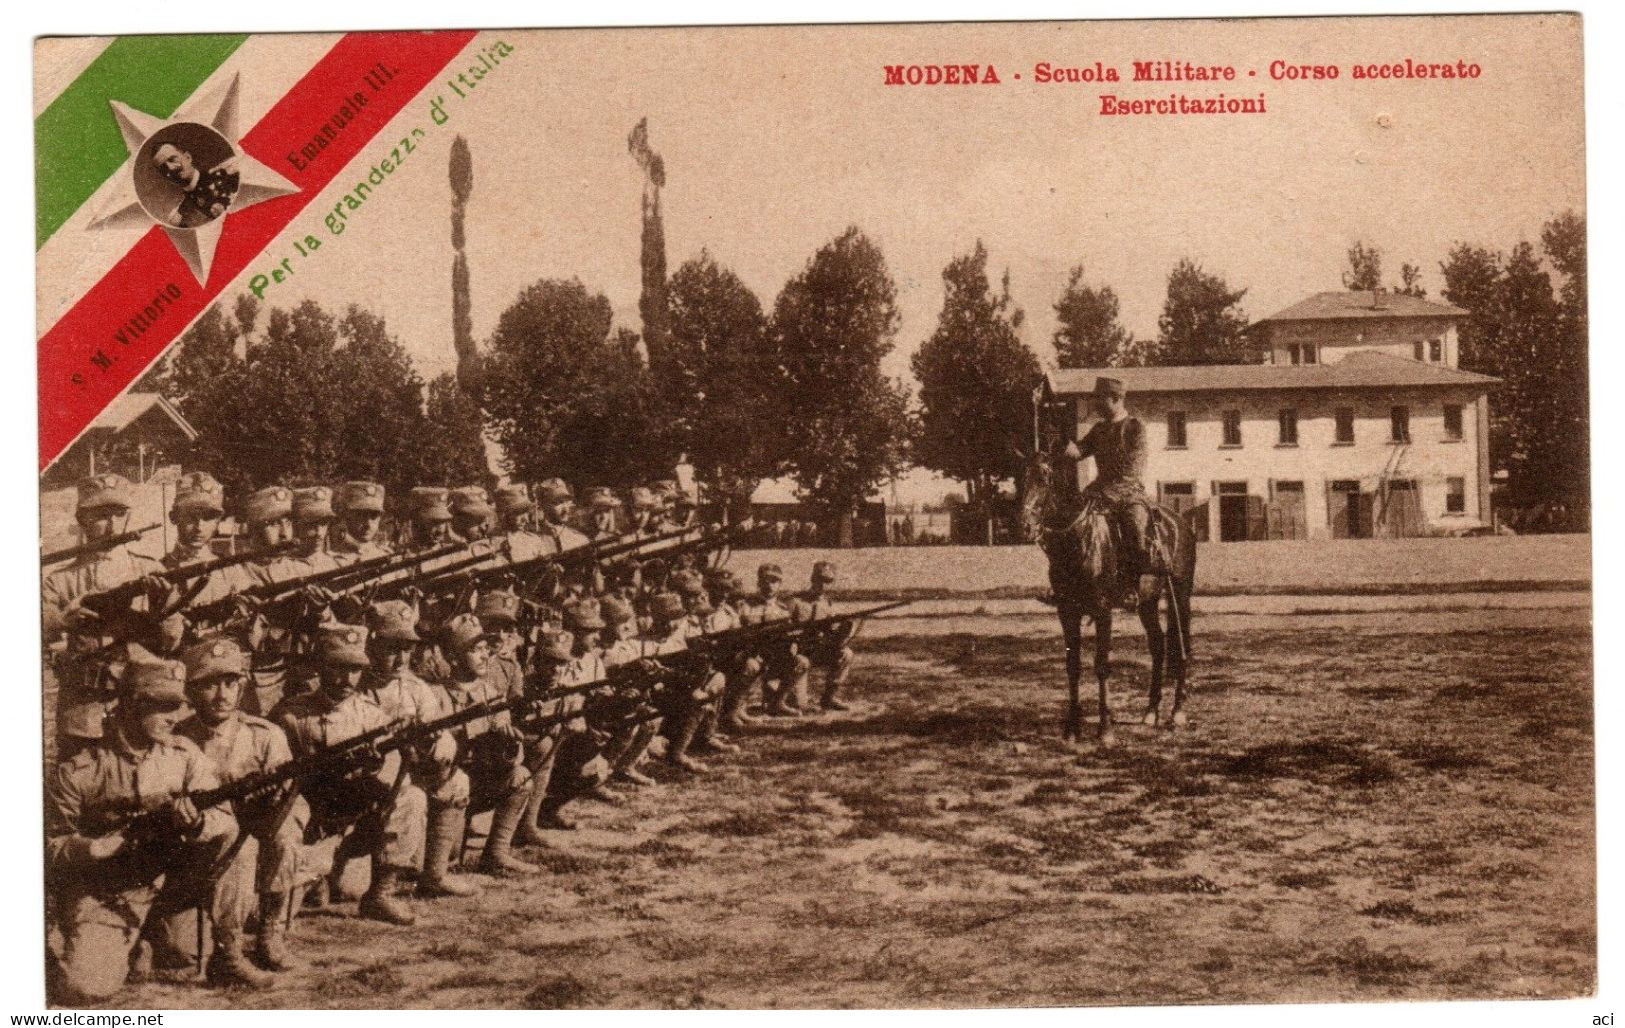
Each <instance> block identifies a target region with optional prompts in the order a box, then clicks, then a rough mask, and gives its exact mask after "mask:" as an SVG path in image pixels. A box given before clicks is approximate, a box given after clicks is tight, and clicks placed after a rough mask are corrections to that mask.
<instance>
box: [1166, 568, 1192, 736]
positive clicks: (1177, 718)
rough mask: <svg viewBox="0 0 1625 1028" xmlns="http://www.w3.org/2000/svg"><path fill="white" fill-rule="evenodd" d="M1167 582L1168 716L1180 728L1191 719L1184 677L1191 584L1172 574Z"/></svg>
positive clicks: (1188, 652) (1188, 654)
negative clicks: (1169, 644)
mask: <svg viewBox="0 0 1625 1028" xmlns="http://www.w3.org/2000/svg"><path fill="white" fill-rule="evenodd" d="M1169 585H1170V586H1171V587H1172V588H1171V589H1170V590H1169V595H1168V622H1169V624H1168V629H1169V637H1170V639H1171V640H1172V641H1173V645H1172V647H1171V648H1172V651H1173V662H1172V663H1173V674H1174V709H1173V713H1172V715H1170V717H1169V719H1168V720H1169V724H1170V725H1171V726H1172V727H1174V728H1183V727H1185V724H1186V723H1187V722H1188V721H1189V720H1190V719H1189V718H1188V717H1186V715H1185V679H1186V676H1187V675H1188V673H1189V669H1190V660H1191V590H1192V585H1191V584H1188V583H1183V582H1175V581H1173V579H1172V578H1171V577H1170V579H1169Z"/></svg>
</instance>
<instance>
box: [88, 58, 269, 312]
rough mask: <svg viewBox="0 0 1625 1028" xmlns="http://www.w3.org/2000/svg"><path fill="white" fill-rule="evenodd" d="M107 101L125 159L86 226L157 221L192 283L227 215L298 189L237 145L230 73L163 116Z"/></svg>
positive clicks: (203, 271) (205, 268)
mask: <svg viewBox="0 0 1625 1028" xmlns="http://www.w3.org/2000/svg"><path fill="white" fill-rule="evenodd" d="M110 103H111V106H112V108H113V118H114V120H116V121H117V122H118V127H119V133H120V134H121V135H123V136H124V146H125V148H126V149H127V150H129V152H130V159H129V160H128V161H127V162H125V165H124V167H123V168H121V169H120V170H119V173H118V176H117V177H116V178H115V181H116V182H117V185H116V187H115V188H114V191H113V194H112V195H111V196H110V197H109V198H108V200H107V203H106V205H105V206H104V207H103V208H102V210H101V213H100V214H98V215H97V217H96V219H95V220H94V221H92V222H91V223H90V227H91V228H93V229H100V228H116V227H120V226H123V225H130V224H147V223H152V224H157V225H160V226H162V228H163V230H164V234H165V235H167V236H169V240H170V242H172V243H174V244H175V249H176V250H177V251H179V253H180V255H181V257H182V258H183V259H185V261H186V264H187V266H188V267H190V268H191V269H192V274H194V275H196V276H197V280H198V282H199V283H200V284H202V283H206V282H207V281H208V278H209V266H210V265H211V264H213V263H214V251H215V247H216V246H217V245H218V244H219V242H220V233H221V232H222V231H224V229H225V223H226V217H227V215H229V214H234V213H236V212H237V211H240V210H242V209H243V208H245V207H251V206H253V205H254V204H257V203H260V202H261V201H263V200H270V199H273V198H274V197H278V196H285V195H287V194H289V193H297V192H298V191H299V190H298V189H297V188H296V187H295V186H294V184H293V183H292V182H289V181H288V180H287V179H285V178H283V177H282V176H281V175H279V174H277V173H276V172H274V171H272V170H271V169H270V168H268V167H266V166H265V165H264V164H261V163H260V162H259V161H257V160H255V159H254V158H252V157H250V156H249V155H248V154H246V153H244V152H243V150H242V146H241V145H240V142H239V139H238V132H237V76H236V75H233V76H232V77H231V81H230V82H228V83H226V84H225V85H224V86H223V87H221V88H220V89H217V90H215V91H214V92H212V93H210V94H209V95H207V96H201V97H199V96H194V97H193V98H192V99H191V100H189V101H188V102H187V103H186V105H185V106H183V107H182V108H181V109H180V110H178V111H176V112H175V115H174V117H172V118H170V119H169V120H168V121H165V120H163V119H161V118H155V117H153V116H152V115H150V114H146V113H143V112H142V111H138V110H136V109H135V108H133V107H130V106H128V105H126V104H122V103H119V102H118V101H117V100H113V101H111V102H110ZM211 112H212V113H211Z"/></svg>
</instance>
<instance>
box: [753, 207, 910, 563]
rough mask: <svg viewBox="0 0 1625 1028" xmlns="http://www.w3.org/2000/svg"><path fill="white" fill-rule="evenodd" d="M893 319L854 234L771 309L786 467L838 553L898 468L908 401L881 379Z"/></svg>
mask: <svg viewBox="0 0 1625 1028" xmlns="http://www.w3.org/2000/svg"><path fill="white" fill-rule="evenodd" d="M898 317H899V315H898V312H897V287H896V286H895V285H894V284H893V282H892V279H891V275H890V274H889V273H888V272H887V270H886V259H885V257H884V256H883V255H882V254H881V252H880V248H879V247H877V246H875V244H874V243H873V242H871V241H870V240H869V239H868V237H867V236H865V235H864V234H863V233H862V232H861V231H859V230H858V228H857V227H856V226H853V227H851V228H848V229H847V230H846V231H845V232H843V233H842V234H841V235H840V236H839V237H837V238H836V239H834V240H832V241H831V242H829V243H827V244H825V246H823V247H822V248H821V249H820V250H819V251H818V252H817V253H816V254H814V255H813V258H812V260H810V261H808V262H807V266H806V267H805V268H804V269H803V270H802V272H801V274H799V275H797V276H796V277H795V278H794V279H791V280H790V282H788V283H787V284H786V285H785V287H784V289H783V290H782V291H781V292H780V293H779V296H778V300H777V301H776V302H775V303H774V306H773V320H772V329H771V336H770V338H771V341H772V345H773V348H774V352H775V355H776V358H777V362H778V363H779V365H780V366H781V367H782V368H783V373H782V376H781V377H780V378H779V380H778V381H777V383H776V385H777V387H778V392H777V396H776V403H777V409H778V411H779V414H780V418H781V420H782V424H783V430H784V432H785V442H786V454H787V461H786V463H787V466H788V468H789V470H790V472H791V473H792V474H793V475H794V476H795V479H796V483H797V486H798V487H799V492H800V493H801V495H802V496H803V497H804V498H805V499H806V500H807V502H808V503H810V504H811V505H812V506H813V507H814V508H815V509H817V510H818V511H819V512H820V513H822V514H823V515H825V516H827V517H832V518H835V519H837V521H838V523H839V525H840V541H841V544H842V545H850V544H851V540H852V526H851V515H852V514H853V512H854V511H855V510H856V509H857V506H858V504H859V503H860V502H861V501H862V500H863V499H864V497H866V496H868V495H869V494H870V493H871V492H872V491H873V490H874V488H875V487H876V486H877V485H879V484H880V482H882V481H883V480H885V479H886V478H887V477H889V476H892V475H896V474H899V473H901V471H902V468H903V460H904V451H905V445H906V440H907V437H908V432H909V422H908V393H907V391H906V390H905V389H904V388H903V387H902V386H901V385H899V384H898V383H896V382H893V381H891V380H890V379H888V378H886V377H885V376H884V375H882V374H881V372H880V362H881V359H882V358H883V357H885V355H886V354H887V353H889V352H890V351H891V349H892V337H893V336H894V335H895V334H896V332H897V323H898Z"/></svg>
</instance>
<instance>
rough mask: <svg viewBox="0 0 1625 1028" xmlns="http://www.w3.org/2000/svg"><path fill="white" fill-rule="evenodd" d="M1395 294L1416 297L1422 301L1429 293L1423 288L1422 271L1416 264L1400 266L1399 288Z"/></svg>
mask: <svg viewBox="0 0 1625 1028" xmlns="http://www.w3.org/2000/svg"><path fill="white" fill-rule="evenodd" d="M1394 292H1396V293H1398V294H1399V295H1401V296H1414V297H1416V298H1417V299H1422V298H1424V297H1426V296H1427V295H1428V291H1427V290H1426V289H1423V288H1422V269H1421V268H1419V267H1417V266H1416V265H1414V264H1410V263H1405V264H1401V265H1400V266H1399V288H1398V289H1395V290H1394Z"/></svg>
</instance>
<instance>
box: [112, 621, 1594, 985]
mask: <svg viewBox="0 0 1625 1028" xmlns="http://www.w3.org/2000/svg"><path fill="white" fill-rule="evenodd" d="M1351 617H1352V620H1349V619H1341V620H1337V621H1335V622H1332V621H1329V620H1328V619H1326V618H1322V617H1318V616H1312V615H1306V616H1298V617H1291V616H1282V617H1276V618H1273V619H1270V620H1269V621H1268V622H1267V623H1263V624H1260V623H1252V624H1249V625H1247V626H1245V627H1244V628H1241V629H1237V630H1223V629H1222V627H1221V626H1219V625H1206V626H1204V625H1201V624H1199V625H1198V645H1199V646H1200V647H1201V650H1200V653H1199V654H1198V664H1197V676H1196V682H1195V690H1194V694H1193V699H1192V702H1191V706H1190V712H1191V715H1192V718H1193V722H1192V725H1191V726H1190V727H1189V728H1187V729H1185V730H1182V731H1180V732H1177V733H1175V732H1170V731H1168V730H1166V729H1154V728H1146V727H1142V726H1138V725H1135V726H1133V727H1131V728H1126V729H1124V730H1122V731H1121V732H1120V742H1119V745H1118V746H1117V747H1116V748H1114V749H1112V750H1109V751H1103V750H1100V749H1098V748H1096V747H1094V746H1084V747H1082V748H1080V749H1079V750H1077V751H1071V750H1068V749H1065V748H1063V746H1062V745H1061V743H1060V741H1059V738H1058V734H1059V733H1058V729H1059V718H1060V715H1061V684H1062V679H1061V666H1060V659H1059V653H1058V649H1059V647H1058V644H1057V642H1056V640H1055V638H1054V636H1053V628H1052V627H1050V628H1048V629H1046V626H1045V624H1044V622H1043V621H1041V620H1039V619H1020V618H1012V619H1003V623H1004V624H1005V626H1006V630H1005V631H1003V632H996V633H992V634H989V633H987V632H986V631H985V630H984V629H983V628H982V627H980V626H978V627H977V628H976V632H977V634H976V635H972V634H968V631H967V628H968V623H967V625H956V624H954V623H952V622H951V621H944V620H940V619H939V620H937V621H933V622H930V623H929V625H928V626H927V625H925V623H924V622H922V627H920V628H919V630H918V631H917V632H914V633H910V632H907V631H903V630H902V629H903V628H904V626H902V625H898V626H896V628H897V629H898V632H897V633H895V634H888V635H886V636H873V637H871V636H865V637H864V638H863V639H862V640H860V642H861V645H862V652H861V655H860V663H861V667H860V671H859V675H858V681H857V682H856V683H855V685H856V690H855V691H857V692H858V693H859V694H860V695H861V697H862V700H863V705H862V707H861V708H860V709H858V710H856V711H854V712H853V713H851V714H848V715H841V716H839V717H828V718H818V719H809V720H807V721H804V722H800V723H795V724H774V725H772V726H771V727H769V728H764V729H761V730H759V731H758V732H756V733H755V734H754V735H752V736H751V737H749V738H748V739H746V740H745V742H746V747H747V748H746V752H745V753H744V754H742V755H740V756H738V757H733V758H725V759H723V760H720V761H718V762H717V763H716V771H715V773H714V774H712V775H710V776H707V777H705V778H704V779H693V778H690V777H689V776H686V775H682V776H673V775H663V776H662V777H663V779H664V781H663V783H662V784H661V785H659V786H656V787H653V788H650V789H647V790H643V791H640V792H637V793H635V794H631V795H630V796H629V801H628V802H627V803H626V804H625V805H623V806H619V807H613V808H612V807H605V806H596V807H591V808H587V809H586V810H584V812H583V813H584V815H585V820H584V824H583V828H582V830H580V831H577V832H574V833H555V838H556V840H557V841H556V842H555V843H554V845H553V846H552V847H551V848H549V849H547V850H541V851H537V850H532V851H529V855H530V856H531V857H532V858H533V859H537V860H539V861H541V862H542V863H543V864H544V865H545V867H546V873H545V874H543V875H541V876H538V877H535V878H532V879H526V880H522V881H506V882H501V883H495V884H489V885H488V888H487V890H486V892H485V894H484V895H482V896H480V897H478V898H475V899H472V900H441V901H436V902H434V903H432V904H423V905H421V906H420V908H419V909H420V915H421V916H420V921H419V924H418V925H417V926H416V927H413V928H392V927H386V926H382V925H379V924H376V923H372V922H365V921H360V920H357V919H355V918H354V917H352V916H349V913H350V908H340V911H339V912H338V913H336V914H323V915H321V916H307V917H305V918H302V919H301V920H300V921H299V922H298V923H297V925H296V929H295V932H296V937H297V942H298V949H299V951H300V952H301V955H302V956H303V957H304V958H305V959H306V960H307V961H308V962H309V964H308V967H307V968H306V969H305V970H303V971H300V972H295V973H289V974H285V975H283V976H282V982H281V984H280V985H279V986H278V987H277V988H276V989H274V990H271V991H266V992H258V993H221V992H215V991H209V990H206V989H202V988H198V987H191V986H175V985H162V986H158V985H147V986H142V987H139V988H136V989H132V990H130V991H128V992H127V993H125V994H124V995H122V996H120V997H119V999H118V1003H119V1005H120V1006H122V1007H127V1008H161V1007H173V1006H180V1007H192V1006H203V1007H209V1006H221V1007H224V1006H242V1007H306V1006H340V1007H486V1006H489V1007H533V1008H541V1007H757V1006H768V1007H773V1006H777V1007H809V1006H810V1007H825V1006H836V1007H844V1006H878V1007H913V1006H988V1005H993V1006H1010V1005H1013V1006H1020V1005H1039V1004H1043V1005H1071V1004H1080V1005H1082V1004H1150V1003H1210V1002H1243V1001H1247V1002H1258V1001H1262V1002H1282V1001H1337V1000H1373V999H1398V998H1409V999H1417V998H1492V997H1493V998H1511V997H1534V996H1546V997H1553V996H1572V995H1576V994H1583V993H1586V992H1588V991H1590V990H1592V989H1593V987H1594V986H1593V983H1594V981H1595V976H1596V960H1595V952H1596V921H1595V915H1594V880H1595V866H1594V851H1593V843H1592V816H1593V813H1592V812H1593V796H1592V713H1591V710H1592V708H1591V672H1590V661H1591V636H1590V626H1589V622H1588V611H1586V610H1585V609H1584V608H1557V609H1551V610H1538V611H1527V610H1525V611H1510V612H1504V613H1503V612H1494V611H1487V612H1484V613H1482V614H1480V615H1478V616H1477V617H1475V618H1472V619H1470V620H1469V621H1468V622H1467V623H1465V624H1464V625H1459V626H1458V627H1455V628H1451V629H1448V630H1441V629H1439V628H1438V627H1437V626H1436V625H1433V624H1431V623H1429V622H1427V621H1425V620H1419V621H1417V622H1415V624H1414V628H1413V629H1409V630H1408V629H1406V628H1405V627H1403V626H1404V625H1405V624H1406V622H1403V621H1398V622H1396V621H1395V620H1394V619H1392V618H1384V617H1380V616H1375V615H1371V616H1365V617H1364V618H1363V619H1362V618H1361V617H1360V616H1351ZM990 623H993V624H995V625H997V624H999V623H1000V622H999V621H998V620H997V619H994V620H993V621H992V622H990ZM1137 646H1138V642H1137V641H1135V640H1125V641H1124V644H1123V645H1122V646H1120V647H1119V654H1118V655H1119V658H1120V659H1119V661H1118V663H1117V665H1116V676H1117V691H1116V693H1115V706H1116V709H1117V711H1118V716H1119V718H1121V719H1131V718H1134V717H1136V716H1137V714H1138V713H1139V708H1140V706H1141V705H1142V704H1143V702H1144V700H1143V697H1144V680H1145V673H1146V670H1145V662H1144V659H1143V657H1142V656H1141V655H1140V654H1139V653H1138V652H1136V650H1135V647H1137ZM657 773H659V772H658V771H657ZM487 881H488V882H489V880H487Z"/></svg>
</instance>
